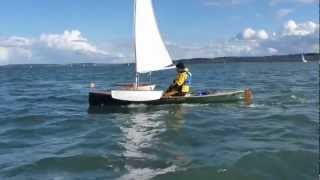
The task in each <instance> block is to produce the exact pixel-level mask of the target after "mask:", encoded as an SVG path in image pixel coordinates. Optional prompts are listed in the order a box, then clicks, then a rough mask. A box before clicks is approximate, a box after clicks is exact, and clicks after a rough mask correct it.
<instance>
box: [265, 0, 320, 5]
mask: <svg viewBox="0 0 320 180" xmlns="http://www.w3.org/2000/svg"><path fill="white" fill-rule="evenodd" d="M282 3H300V4H316V3H319V0H270V2H269V5H270V6H274V5H277V4H282Z"/></svg>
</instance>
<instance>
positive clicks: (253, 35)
mask: <svg viewBox="0 0 320 180" xmlns="http://www.w3.org/2000/svg"><path fill="white" fill-rule="evenodd" d="M237 38H238V39H240V40H265V39H268V38H269V35H268V33H267V32H266V31H265V30H263V29H261V30H259V31H255V30H253V29H251V28H246V29H245V30H243V31H242V32H241V33H239V34H238V35H237Z"/></svg>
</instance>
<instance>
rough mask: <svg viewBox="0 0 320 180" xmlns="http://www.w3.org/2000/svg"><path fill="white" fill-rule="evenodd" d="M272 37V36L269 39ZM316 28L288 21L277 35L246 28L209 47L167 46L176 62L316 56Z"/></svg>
mask: <svg viewBox="0 0 320 180" xmlns="http://www.w3.org/2000/svg"><path fill="white" fill-rule="evenodd" d="M269 34H271V36H269ZM318 39H319V24H315V23H314V22H311V21H310V22H304V23H296V22H294V21H292V20H291V21H288V22H286V23H285V24H284V26H283V29H281V30H280V31H279V32H270V33H268V32H267V31H266V30H254V29H252V28H246V29H244V30H243V31H242V32H241V33H239V34H238V35H237V36H236V38H231V39H229V40H225V41H214V42H211V43H210V44H209V45H202V46H201V45H189V46H186V45H184V46H180V45H179V44H177V43H170V44H171V45H170V46H168V48H169V50H170V53H171V54H172V55H173V57H174V58H175V59H180V58H196V57H223V56H265V55H275V54H295V53H302V52H306V53H310V52H319V44H318Z"/></svg>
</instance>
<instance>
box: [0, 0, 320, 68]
mask: <svg viewBox="0 0 320 180" xmlns="http://www.w3.org/2000/svg"><path fill="white" fill-rule="evenodd" d="M153 6H154V10H155V14H156V18H157V20H158V25H159V29H160V31H161V34H162V37H163V39H164V41H165V43H166V45H167V48H168V51H169V53H170V55H171V56H172V58H173V59H181V58H197V57H204V58H206V57H209V58H212V57H222V56H265V55H276V54H292V53H309V52H319V44H318V39H319V1H318V0H153ZM132 14H133V0H77V1H71V0H42V1H39V0H24V1H21V0H3V1H2V2H1V5H0V65H5V64H31V63H41V64H48V63H54V64H60V63H62V64H65V63H84V62H86V63H91V62H92V63H93V62H94V63H124V62H131V61H133V55H132V54H133V51H132V50H133V48H132V19H133V17H132Z"/></svg>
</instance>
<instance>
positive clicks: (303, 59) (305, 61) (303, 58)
mask: <svg viewBox="0 0 320 180" xmlns="http://www.w3.org/2000/svg"><path fill="white" fill-rule="evenodd" d="M301 58H302V62H304V63H307V62H308V61H307V60H306V58H305V57H304V55H303V54H302V55H301Z"/></svg>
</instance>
